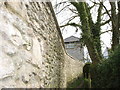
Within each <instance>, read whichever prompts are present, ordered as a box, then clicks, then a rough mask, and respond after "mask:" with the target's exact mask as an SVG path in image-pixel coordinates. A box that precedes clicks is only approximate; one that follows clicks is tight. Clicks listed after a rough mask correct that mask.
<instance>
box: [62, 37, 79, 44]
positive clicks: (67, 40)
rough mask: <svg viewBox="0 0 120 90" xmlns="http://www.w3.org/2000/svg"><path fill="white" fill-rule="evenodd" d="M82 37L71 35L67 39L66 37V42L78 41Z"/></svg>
mask: <svg viewBox="0 0 120 90" xmlns="http://www.w3.org/2000/svg"><path fill="white" fill-rule="evenodd" d="M79 40H80V39H79V38H78V37H75V36H70V37H68V38H66V39H64V42H65V43H66V42H76V41H79Z"/></svg>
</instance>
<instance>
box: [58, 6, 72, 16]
mask: <svg viewBox="0 0 120 90" xmlns="http://www.w3.org/2000/svg"><path fill="white" fill-rule="evenodd" d="M70 5H71V4H69V5H66V6H65V7H63V8H62V9H61V10H60V11H59V12H57V13H56V15H57V14H59V13H60V12H62V11H63V10H64V9H66V8H67V7H69V6H70Z"/></svg>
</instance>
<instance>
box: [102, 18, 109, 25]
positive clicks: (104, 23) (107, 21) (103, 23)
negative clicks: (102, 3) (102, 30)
mask: <svg viewBox="0 0 120 90" xmlns="http://www.w3.org/2000/svg"><path fill="white" fill-rule="evenodd" d="M110 21H111V20H110V19H109V20H107V21H105V22H104V23H101V25H100V26H103V25H105V24H107V23H109V22H110Z"/></svg>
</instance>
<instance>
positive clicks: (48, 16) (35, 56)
mask: <svg viewBox="0 0 120 90" xmlns="http://www.w3.org/2000/svg"><path fill="white" fill-rule="evenodd" d="M56 23H57V22H56V19H55V16H54V13H53V11H52V9H51V5H50V3H45V2H28V1H26V2H0V88H23V87H24V88H40V87H41V88H50V87H52V88H59V87H66V83H67V81H68V75H67V74H66V73H67V72H68V71H69V70H68V71H67V70H66V68H67V67H66V66H68V67H69V68H73V67H75V66H76V67H77V65H73V67H72V64H75V62H76V61H73V60H72V61H73V62H70V60H71V59H70V57H69V56H67V54H66V52H65V50H64V45H63V42H62V37H61V34H60V30H58V25H57V24H56ZM68 59H69V60H68ZM67 61H68V62H69V63H68V65H66V64H67V63H66V62H67ZM69 64H70V65H71V66H69ZM79 65H80V66H81V67H82V65H83V63H80V64H79ZM79 65H78V66H79ZM81 67H80V68H81ZM75 70H76V69H75ZM80 70H81V69H80ZM73 71H74V70H73ZM70 72H71V71H70ZM71 73H72V72H71ZM76 75H77V74H75V76H76ZM73 77H74V75H72V78H73Z"/></svg>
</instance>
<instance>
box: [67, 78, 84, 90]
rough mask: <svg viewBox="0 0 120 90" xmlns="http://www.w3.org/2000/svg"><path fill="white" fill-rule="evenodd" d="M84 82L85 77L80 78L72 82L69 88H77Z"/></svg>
mask: <svg viewBox="0 0 120 90" xmlns="http://www.w3.org/2000/svg"><path fill="white" fill-rule="evenodd" d="M82 81H83V77H81V76H80V77H78V78H76V79H74V80H73V81H72V82H70V83H68V85H67V88H77V87H78V86H79V85H80V84H81V83H82ZM68 90H69V89H68Z"/></svg>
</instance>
